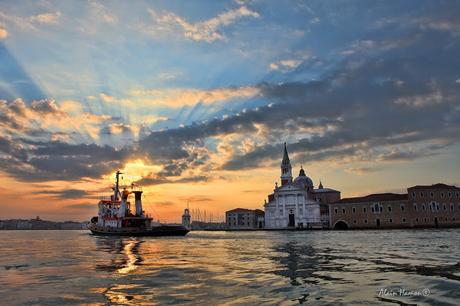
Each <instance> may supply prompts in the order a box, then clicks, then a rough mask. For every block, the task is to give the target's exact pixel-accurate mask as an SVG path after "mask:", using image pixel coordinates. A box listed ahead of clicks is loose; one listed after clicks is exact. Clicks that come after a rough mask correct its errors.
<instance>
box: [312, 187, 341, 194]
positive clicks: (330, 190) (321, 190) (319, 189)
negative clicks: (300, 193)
mask: <svg viewBox="0 0 460 306" xmlns="http://www.w3.org/2000/svg"><path fill="white" fill-rule="evenodd" d="M313 192H314V193H322V192H340V191H338V190H335V189H332V188H318V189H313Z"/></svg>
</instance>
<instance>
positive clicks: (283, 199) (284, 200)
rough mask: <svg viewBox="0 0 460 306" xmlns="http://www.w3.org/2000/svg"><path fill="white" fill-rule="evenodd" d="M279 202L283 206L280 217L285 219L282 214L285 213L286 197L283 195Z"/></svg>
mask: <svg viewBox="0 0 460 306" xmlns="http://www.w3.org/2000/svg"><path fill="white" fill-rule="evenodd" d="M281 202H282V205H283V212H282V214H281V216H283V217H285V215H284V213H285V212H286V196H285V195H283V196H282V197H281Z"/></svg>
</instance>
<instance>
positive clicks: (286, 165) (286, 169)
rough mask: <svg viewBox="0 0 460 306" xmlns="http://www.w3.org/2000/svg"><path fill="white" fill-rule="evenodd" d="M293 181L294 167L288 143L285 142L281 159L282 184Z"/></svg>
mask: <svg viewBox="0 0 460 306" xmlns="http://www.w3.org/2000/svg"><path fill="white" fill-rule="evenodd" d="M291 182H292V167H291V161H290V160H289V154H288V151H287V146H286V143H284V153H283V160H282V161H281V186H283V185H286V184H288V183H291Z"/></svg>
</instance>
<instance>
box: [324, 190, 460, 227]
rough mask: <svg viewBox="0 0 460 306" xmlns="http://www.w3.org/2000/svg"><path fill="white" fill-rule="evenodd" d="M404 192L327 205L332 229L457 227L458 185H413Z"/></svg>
mask: <svg viewBox="0 0 460 306" xmlns="http://www.w3.org/2000/svg"><path fill="white" fill-rule="evenodd" d="M407 191H408V193H407V194H394V193H381V194H371V195H368V196H364V197H355V198H344V199H341V200H339V201H336V202H335V203H332V204H330V205H329V218H330V225H331V228H333V229H359V228H414V227H459V226H460V188H458V187H456V186H449V185H446V184H434V185H427V186H413V187H410V188H408V189H407Z"/></svg>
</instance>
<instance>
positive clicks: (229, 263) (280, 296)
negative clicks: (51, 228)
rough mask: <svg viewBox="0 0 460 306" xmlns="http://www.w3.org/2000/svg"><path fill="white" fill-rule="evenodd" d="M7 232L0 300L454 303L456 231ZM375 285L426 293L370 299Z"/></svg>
mask: <svg viewBox="0 0 460 306" xmlns="http://www.w3.org/2000/svg"><path fill="white" fill-rule="evenodd" d="M7 234H8V235H4V236H3V237H2V236H1V232H0V238H2V239H0V250H1V251H2V253H3V254H2V255H1V256H0V270H1V273H0V284H1V285H2V286H0V287H1V288H0V291H1V292H2V296H3V300H2V302H0V304H1V303H3V304H5V305H14V304H21V305H31V304H46V305H63V304H96V305H106V304H116V305H142V304H146V305H152V304H161V305H163V304H187V305H197V304H198V305H202V304H203V305H214V304H216V305H217V304H232V305H242V304H243V305H245V304H264V305H280V304H283V305H297V304H302V303H308V304H314V305H331V304H334V305H337V304H338V305H344V304H347V305H380V304H388V305H390V304H400V305H404V304H418V305H432V304H443V305H456V304H458V302H456V301H458V300H459V299H460V292H459V291H458V288H459V286H460V263H459V262H460V257H459V254H460V235H459V234H460V231H459V230H458V229H456V230H443V231H378V232H377V231H375V232H374V231H364V232H359V231H356V232H292V233H278V232H192V233H190V234H189V235H188V236H187V237H185V238H152V239H151V238H148V237H145V238H138V239H134V238H116V237H95V236H90V235H88V234H87V233H84V232H78V231H72V232H65V231H62V232H47V233H46V235H43V233H42V234H40V235H34V233H27V232H17V233H16V232H15V233H7ZM43 237H45V238H43ZM427 237H428V238H429V239H430V240H428V238H427ZM41 239H42V240H43V241H42V240H41ZM4 241H6V242H4ZM44 245H46V247H44ZM69 283H71V284H72V288H71V289H69V287H68V284H69ZM381 288H394V289H397V288H404V289H407V290H418V289H423V288H428V289H429V290H430V292H431V293H430V295H429V296H419V297H411V296H379V295H378V293H379V290H380V289H381Z"/></svg>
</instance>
